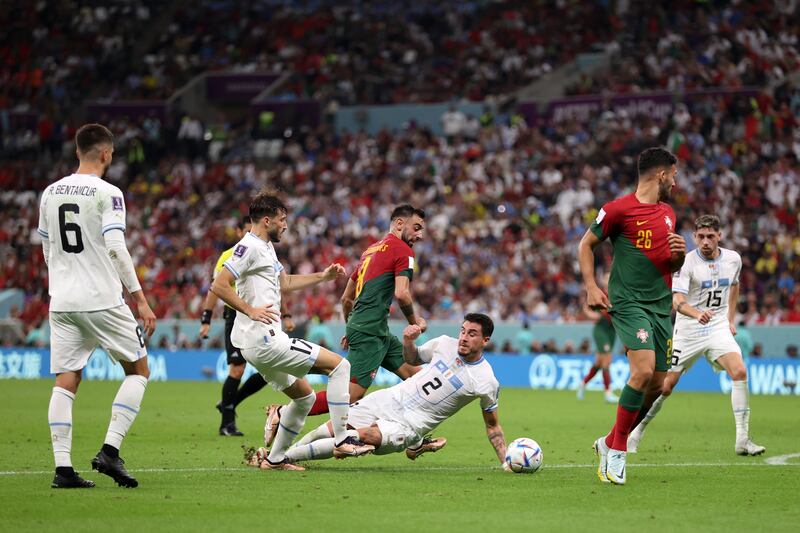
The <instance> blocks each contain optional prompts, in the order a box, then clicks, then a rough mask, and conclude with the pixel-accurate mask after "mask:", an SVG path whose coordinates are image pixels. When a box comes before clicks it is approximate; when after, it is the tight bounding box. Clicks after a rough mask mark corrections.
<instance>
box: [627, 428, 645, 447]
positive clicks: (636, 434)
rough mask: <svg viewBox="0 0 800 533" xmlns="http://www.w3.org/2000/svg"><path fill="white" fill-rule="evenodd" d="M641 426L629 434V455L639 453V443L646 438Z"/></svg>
mask: <svg viewBox="0 0 800 533" xmlns="http://www.w3.org/2000/svg"><path fill="white" fill-rule="evenodd" d="M640 427H641V425H639V426H636V429H634V430H633V431H631V432H630V433H629V434H628V444H627V448H628V453H636V452H638V451H639V442H641V440H642V437H644V430H640V429H639V428H640Z"/></svg>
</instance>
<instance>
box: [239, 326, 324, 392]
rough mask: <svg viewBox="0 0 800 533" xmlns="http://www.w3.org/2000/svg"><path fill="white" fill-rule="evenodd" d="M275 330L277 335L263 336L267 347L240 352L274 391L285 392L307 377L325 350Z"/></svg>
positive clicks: (263, 345) (264, 345) (257, 347)
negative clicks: (300, 379)
mask: <svg viewBox="0 0 800 533" xmlns="http://www.w3.org/2000/svg"><path fill="white" fill-rule="evenodd" d="M272 331H274V332H275V334H274V335H270V336H268V337H264V340H265V342H264V344H262V345H260V346H256V347H255V348H241V349H240V351H241V352H242V357H244V358H245V359H246V360H247V362H248V363H250V364H251V365H253V367H254V368H255V369H256V370H258V372H259V373H260V374H261V375H262V376H264V379H265V380H267V382H268V383H269V384H270V385H272V387H273V388H274V389H275V390H277V391H282V390H284V389H286V388H287V387H290V386H291V385H293V384H294V382H295V381H297V378H301V377H303V376H305V375H306V374H308V371H309V370H311V367H312V366H314V363H316V362H317V357H319V351H320V350H321V349H322V348H321V347H320V346H319V345H318V344H314V343H313V342H309V341H306V340H303V339H292V338H290V337H289V336H288V335H287V334H286V333H284V332H283V331H281V330H272Z"/></svg>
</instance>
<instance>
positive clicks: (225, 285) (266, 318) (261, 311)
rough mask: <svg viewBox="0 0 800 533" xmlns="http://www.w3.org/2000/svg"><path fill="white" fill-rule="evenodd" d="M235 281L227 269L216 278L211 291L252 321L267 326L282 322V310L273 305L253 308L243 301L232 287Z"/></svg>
mask: <svg viewBox="0 0 800 533" xmlns="http://www.w3.org/2000/svg"><path fill="white" fill-rule="evenodd" d="M234 279H235V278H234V276H233V274H232V273H231V271H230V270H228V269H227V268H225V269H223V270H221V271H220V273H219V274H217V277H215V278H214V283H212V284H211V290H212V291H213V292H214V294H216V295H217V296H218V297H219V298H220V299H221V300H222V301H223V302H225V303H226V304H228V305H229V306H231V307H233V308H234V309H236V310H237V311H238V312H240V313H244V314H245V315H247V316H248V317H249V318H250V320H255V321H258V322H264V323H265V324H272V323H274V322H277V321H278V320H280V310H279V309H276V308H275V307H273V306H272V305H265V306H263V307H253V306H252V305H250V304H248V303H247V302H245V301H244V300H242V299H241V298H240V297H239V295H238V294H236V290H235V289H234V288H233V287H232V286H231V284H232V283H233V281H234Z"/></svg>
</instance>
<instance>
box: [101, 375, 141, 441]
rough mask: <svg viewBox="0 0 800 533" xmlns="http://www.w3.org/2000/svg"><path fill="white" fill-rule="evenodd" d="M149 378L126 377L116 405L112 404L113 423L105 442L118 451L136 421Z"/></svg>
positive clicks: (118, 393)
mask: <svg viewBox="0 0 800 533" xmlns="http://www.w3.org/2000/svg"><path fill="white" fill-rule="evenodd" d="M145 388H147V378H146V377H144V376H139V375H132V376H125V379H124V380H122V385H120V386H119V391H117V396H116V397H115V398H114V403H112V404H111V422H110V423H109V424H108V431H107V432H106V439H105V441H103V442H104V443H105V444H108V445H109V446H113V447H114V448H116V449H117V450H119V449H120V448H121V447H122V439H123V438H125V435H126V434H127V433H128V430H129V429H130V428H131V426H132V425H133V421H134V420H136V415H138V414H139V408H140V407H141V404H142V397H143V396H144V390H145Z"/></svg>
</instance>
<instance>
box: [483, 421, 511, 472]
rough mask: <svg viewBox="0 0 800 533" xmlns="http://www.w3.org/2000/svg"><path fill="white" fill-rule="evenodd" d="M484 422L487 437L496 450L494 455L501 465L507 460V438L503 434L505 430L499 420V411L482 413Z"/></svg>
mask: <svg viewBox="0 0 800 533" xmlns="http://www.w3.org/2000/svg"><path fill="white" fill-rule="evenodd" d="M482 413H483V422H484V424H486V436H487V437H488V438H489V442H490V443H491V444H492V448H494V453H496V454H497V458H498V459H499V460H500V462H501V463H504V462H505V460H506V436H505V435H504V434H503V428H502V427H500V420H499V419H498V418H497V410H494V411H490V412H487V411H482Z"/></svg>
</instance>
